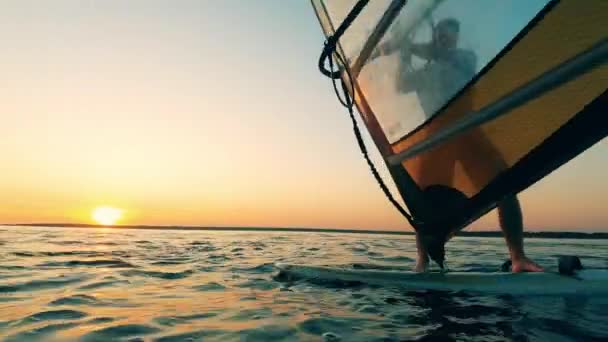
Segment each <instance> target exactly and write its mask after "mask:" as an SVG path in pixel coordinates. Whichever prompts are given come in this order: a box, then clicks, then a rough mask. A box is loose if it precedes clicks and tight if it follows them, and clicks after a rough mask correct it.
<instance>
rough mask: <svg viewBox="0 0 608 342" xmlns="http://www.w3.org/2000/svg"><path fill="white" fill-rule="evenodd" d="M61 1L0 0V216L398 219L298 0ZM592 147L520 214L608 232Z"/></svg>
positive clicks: (331, 223) (598, 156)
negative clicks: (105, 208) (327, 74)
mask: <svg viewBox="0 0 608 342" xmlns="http://www.w3.org/2000/svg"><path fill="white" fill-rule="evenodd" d="M78 3H79V2H78ZM76 4H77V2H76V1H58V2H53V4H51V3H48V4H47V3H44V4H41V3H39V2H32V1H22V2H21V1H20V2H11V3H9V4H2V5H0V41H2V42H3V53H2V54H1V55H0V74H2V78H1V79H0V86H1V88H2V92H0V118H1V119H2V125H1V126H0V165H2V173H1V175H2V176H1V177H0V203H2V206H0V222H2V223H17V222H58V221H59V222H87V223H91V218H90V216H91V211H92V210H93V208H95V207H97V206H100V205H109V206H114V207H118V208H122V209H124V210H125V216H124V218H123V220H122V221H121V222H120V223H124V224H158V225H180V224H183V225H213V226H289V227H327V228H365V229H409V227H408V225H407V223H405V221H404V220H403V219H402V218H401V217H400V216H399V214H398V213H397V212H396V211H395V210H394V209H393V208H392V207H391V206H390V203H388V201H386V199H385V198H384V195H383V194H382V192H381V191H380V190H379V188H378V186H377V185H376V183H375V181H374V179H373V177H372V176H371V175H370V174H369V171H368V169H367V166H366V164H365V162H364V161H363V159H362V158H361V156H360V152H359V151H358V147H357V146H356V141H355V139H354V137H353V135H352V131H351V126H350V122H349V121H348V118H347V114H346V113H345V112H344V110H343V109H342V108H341V107H340V106H339V104H338V102H337V100H336V99H335V97H334V95H333V91H332V90H331V87H330V85H329V84H328V83H327V80H326V79H325V78H324V77H322V76H321V75H320V74H319V73H318V71H317V69H316V59H317V57H318V53H319V52H320V49H321V46H322V41H323V37H322V34H321V31H320V28H319V25H318V22H317V19H316V18H315V16H314V13H313V11H312V9H311V8H310V4H309V3H308V2H302V3H298V4H296V3H291V4H290V6H280V4H281V2H280V1H274V2H273V1H268V2H263V3H258V2H256V3H255V5H253V4H254V3H253V2H252V3H251V4H249V5H245V6H243V3H242V2H235V1H224V2H214V4H213V6H211V5H210V4H207V3H206V2H196V1H192V2H189V1H184V2H180V3H179V4H174V3H171V5H169V2H161V1H150V2H146V6H145V7H144V6H140V5H137V4H141V3H137V2H128V3H127V2H121V1H92V2H88V3H87V5H86V6H80V5H78V6H77V5H76ZM79 4H81V3H79ZM237 4H238V5H239V6H236V5H237ZM134 7H137V8H134ZM368 142H369V139H368ZM607 145H608V143H606V141H603V142H602V143H600V144H598V145H597V146H596V147H594V148H592V149H591V150H589V151H588V152H586V153H584V154H583V155H582V156H580V157H579V158H577V159H576V160H575V161H573V162H571V163H570V164H568V165H566V166H565V167H563V168H562V169H560V170H558V171H557V172H555V173H554V174H552V175H550V176H549V177H548V178H547V179H545V180H543V181H542V182H540V183H539V184H537V185H535V186H534V187H532V188H531V189H530V190H528V191H526V192H525V193H523V194H522V201H523V205H524V212H525V217H526V223H527V226H528V227H529V228H530V229H535V230H539V229H547V230H557V229H578V228H581V227H582V228H583V229H587V230H608V211H607V210H605V209H606V206H605V205H604V203H605V202H606V200H607V196H608V195H606V194H607V193H608V180H606V179H605V177H604V176H603V174H604V172H603V171H604V170H605V169H606V166H608V158H606V157H605V156H606V151H607V147H608V146H607ZM373 153H374V157H375V159H376V161H378V164H379V165H381V163H380V161H379V158H378V154H377V152H376V151H375V150H373ZM383 172H384V176H385V179H388V175H387V174H386V172H385V171H383ZM496 227H497V222H496V218H495V215H494V214H490V215H489V216H488V217H486V218H483V219H482V220H480V221H479V222H477V223H475V224H474V225H473V228H474V229H490V228H496Z"/></svg>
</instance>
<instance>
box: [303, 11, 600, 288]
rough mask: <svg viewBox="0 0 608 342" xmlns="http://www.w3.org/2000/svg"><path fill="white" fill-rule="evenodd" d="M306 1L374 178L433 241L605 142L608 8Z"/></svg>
mask: <svg viewBox="0 0 608 342" xmlns="http://www.w3.org/2000/svg"><path fill="white" fill-rule="evenodd" d="M311 1H312V5H313V8H314V10H315V13H316V15H317V17H318V19H319V22H320V24H321V28H322V30H323V32H324V34H325V36H326V41H325V46H324V49H323V52H322V54H321V57H320V59H319V68H320V70H321V72H322V73H323V74H325V75H326V76H328V77H330V78H331V79H332V80H333V81H334V82H335V83H334V87H335V89H336V93H337V94H338V95H341V94H342V96H343V98H341V101H342V103H343V104H344V105H345V106H346V107H347V108H348V109H349V113H350V114H351V119H352V120H353V124H354V129H355V133H356V134H357V139H358V142H359V146H360V147H361V149H362V152H363V154H364V155H365V157H366V158H367V161H368V164H370V167H371V168H372V172H373V174H374V176H375V177H376V180H377V181H378V182H379V183H380V186H381V188H382V190H383V191H384V192H385V194H386V195H387V197H388V198H389V200H390V201H391V202H392V203H393V204H394V205H395V206H396V207H397V209H398V210H399V211H400V212H401V213H402V214H403V215H404V216H405V217H406V218H407V220H408V221H409V222H410V224H411V225H412V226H413V228H414V229H415V230H417V231H419V232H423V233H425V234H426V235H429V236H435V237H437V239H438V240H439V241H442V243H443V242H445V241H446V240H447V239H448V237H449V236H452V235H454V234H456V233H457V232H458V231H460V230H462V229H463V228H465V227H466V226H468V225H469V224H470V223H472V222H473V221H475V220H476V219H478V218H479V217H481V216H482V215H484V214H485V213H487V212H489V211H490V210H492V209H494V208H495V207H496V206H497V205H498V204H499V203H500V202H501V201H503V200H505V199H506V198H509V197H512V196H515V195H517V194H518V193H519V192H521V191H523V190H524V189H526V188H528V187H529V186H531V185H532V184H534V183H535V182H537V181H539V180H540V179H542V178H544V177H546V176H547V175H549V174H550V173H551V172H552V171H554V170H555V169H557V168H559V167H560V166H562V165H563V164H565V163H566V162H568V161H569V160H571V159H573V158H574V157H576V156H577V155H579V154H580V153H582V152H583V151H585V150H586V149H588V148H589V147H591V146H593V145H594V144H596V143H597V142H599V141H600V140H602V139H603V138H604V137H606V135H608V125H606V124H605V121H606V120H605V117H606V115H607V114H608V113H606V111H607V109H608V92H607V88H608V65H607V61H608V25H606V23H607V22H608V1H605V0H585V1H577V0H561V1H559V0H534V1H526V2H520V3H518V4H514V3H506V2H503V1H500V0H490V1H484V2H479V1H468V0H465V1H461V0H409V1H407V0H378V1H376V0H374V1H369V0H343V1H329V0H311ZM441 44H443V45H441ZM450 44H451V45H450ZM354 109H356V110H357V111H358V112H359V117H360V118H359V119H360V120H361V121H362V122H363V123H364V125H365V127H366V129H367V131H368V132H369V134H370V136H371V138H372V140H373V142H374V144H375V146H376V147H377V148H378V150H379V152H380V154H381V156H382V159H383V162H384V164H385V165H386V166H387V168H388V170H389V172H390V175H391V178H392V180H393V181H394V184H395V186H396V189H397V191H398V193H399V195H400V197H401V199H402V200H403V202H404V203H405V206H406V207H405V208H404V207H403V206H401V205H400V203H399V201H397V200H396V199H395V197H396V196H393V194H392V192H391V191H390V190H389V187H388V186H387V185H386V184H385V183H384V180H383V179H382V178H381V177H380V175H379V172H378V171H377V170H376V169H375V166H374V165H373V163H372V162H371V160H370V158H369V156H368V155H367V150H366V147H365V144H364V143H363V139H362V138H361V134H360V132H359V131H358V126H357V120H356V117H355V114H353V113H354ZM441 248H442V249H443V245H442V246H441ZM442 252H443V251H442ZM431 257H432V258H433V259H434V260H435V261H438V262H442V260H440V259H442V258H443V253H439V254H436V255H433V254H431ZM547 277H551V276H547ZM531 279H540V278H531Z"/></svg>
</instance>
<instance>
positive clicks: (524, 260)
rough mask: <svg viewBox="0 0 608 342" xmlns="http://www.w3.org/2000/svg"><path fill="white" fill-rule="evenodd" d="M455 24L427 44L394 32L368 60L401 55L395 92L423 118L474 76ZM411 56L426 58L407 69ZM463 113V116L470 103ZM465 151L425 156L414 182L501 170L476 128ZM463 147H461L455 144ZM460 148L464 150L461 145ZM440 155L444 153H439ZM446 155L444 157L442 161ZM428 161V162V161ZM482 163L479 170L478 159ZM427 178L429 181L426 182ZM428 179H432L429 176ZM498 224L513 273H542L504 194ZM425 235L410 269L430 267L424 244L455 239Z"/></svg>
mask: <svg viewBox="0 0 608 342" xmlns="http://www.w3.org/2000/svg"><path fill="white" fill-rule="evenodd" d="M459 32H460V23H459V21H458V20H457V19H454V18H446V19H443V20H441V21H439V22H438V23H437V24H436V25H435V26H434V27H433V37H432V40H431V42H428V43H421V44H417V43H412V42H410V41H409V38H408V37H407V35H405V34H402V35H399V33H397V34H396V38H395V39H392V40H390V41H388V42H386V43H384V44H381V45H380V46H378V48H377V50H376V51H375V53H374V54H372V56H371V58H372V59H374V58H377V57H380V56H384V55H389V54H391V53H394V52H398V53H399V55H400V75H399V77H397V84H396V86H397V88H398V90H399V91H400V92H402V93H410V92H416V95H417V97H418V100H419V103H420V106H421V107H422V109H423V111H424V113H425V115H426V116H427V120H428V119H430V118H431V117H432V116H433V115H434V114H436V113H437V112H438V111H439V110H440V109H441V108H442V107H443V106H444V105H445V104H446V103H447V102H448V101H449V100H450V99H451V98H452V97H454V96H455V95H456V94H457V93H458V92H459V91H460V90H461V89H462V88H463V87H465V85H466V84H467V83H468V82H469V81H470V80H471V79H472V78H473V77H474V76H475V74H476V68H477V66H476V64H477V57H476V55H475V53H474V52H473V51H471V50H466V49H462V48H459V47H458V38H459ZM412 55H415V56H417V57H419V58H421V59H424V60H426V61H427V62H426V64H425V66H424V67H422V68H421V69H419V70H413V68H411V57H412ZM465 107H467V108H462V110H464V111H466V112H468V111H470V110H471V108H473V106H472V105H470V106H468V105H467V106H465ZM466 139H467V140H466V144H465V145H466V146H464V148H465V149H466V151H465V153H462V150H461V151H459V152H460V153H449V151H448V153H447V154H446V153H443V154H442V156H441V157H438V156H437V155H435V156H433V154H432V153H426V156H422V157H421V158H420V164H421V170H423V171H422V172H421V175H420V180H419V183H420V184H423V185H426V186H429V185H432V184H433V182H434V181H436V179H437V178H443V179H447V178H451V177H453V173H454V168H455V165H456V162H458V163H459V164H460V165H462V167H463V168H464V169H465V171H466V172H467V173H468V174H471V175H472V177H470V178H471V179H478V180H483V179H487V178H488V175H495V174H496V173H497V172H500V171H501V170H502V169H504V168H505V167H506V166H505V162H504V160H502V157H501V155H500V153H499V152H498V151H496V150H495V149H494V148H493V146H492V144H491V142H490V141H489V140H488V139H487V138H486V137H485V135H484V134H483V132H481V131H480V130H479V129H475V130H473V131H471V132H470V133H469V134H468V136H467V138H466ZM459 146H462V145H459ZM460 148H463V147H460ZM444 152H445V151H444ZM446 155H447V156H448V157H447V158H446ZM429 157H430V158H429ZM480 159H482V160H484V162H485V165H483V167H480V165H479V160H480ZM425 175H427V176H426V177H427V178H434V179H433V180H430V179H429V180H428V181H426V180H425V179H424V178H425ZM430 175H432V176H430ZM498 216H499V220H500V226H501V229H502V231H503V233H504V236H505V240H506V242H507V246H508V248H509V253H510V256H511V269H512V271H513V272H539V271H543V269H542V268H541V267H540V266H539V265H538V264H536V263H535V262H533V261H532V260H530V259H529V258H528V257H527V256H526V255H525V253H524V247H523V218H522V213H521V208H520V204H519V201H518V199H517V197H516V196H514V195H513V196H509V197H506V198H504V199H503V200H502V201H501V202H500V203H498ZM454 233H455V232H452V234H451V235H448V236H445V237H443V236H441V237H437V236H424V235H425V232H421V231H417V232H416V246H417V249H418V254H417V262H416V267H415V270H416V271H418V272H422V271H425V270H426V269H427V268H428V264H429V257H428V255H429V253H428V251H429V243H428V241H429V240H432V239H437V238H439V239H442V240H443V241H442V244H441V248H443V244H445V242H447V240H449V239H450V238H451V236H453V235H454Z"/></svg>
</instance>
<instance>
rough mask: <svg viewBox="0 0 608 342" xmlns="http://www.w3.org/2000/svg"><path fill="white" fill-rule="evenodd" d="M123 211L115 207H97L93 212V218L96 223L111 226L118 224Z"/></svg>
mask: <svg viewBox="0 0 608 342" xmlns="http://www.w3.org/2000/svg"><path fill="white" fill-rule="evenodd" d="M122 213H123V210H122V209H118V208H113V207H97V208H95V209H94V210H93V213H92V214H91V216H92V217H93V220H95V222H97V223H99V224H101V225H104V226H111V225H114V224H116V222H117V221H118V220H120V218H121V217H122Z"/></svg>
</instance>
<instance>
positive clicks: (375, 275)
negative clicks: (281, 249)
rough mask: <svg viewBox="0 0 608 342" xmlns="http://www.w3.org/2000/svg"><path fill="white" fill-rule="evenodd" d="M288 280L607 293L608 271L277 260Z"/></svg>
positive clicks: (501, 291)
mask: <svg viewBox="0 0 608 342" xmlns="http://www.w3.org/2000/svg"><path fill="white" fill-rule="evenodd" d="M275 267H276V268H277V269H278V270H279V272H280V273H282V274H283V276H286V277H287V278H288V279H294V280H295V279H309V280H317V281H328V282H360V283H364V284H369V285H380V286H397V287H401V288H406V289H411V290H443V291H470V292H484V293H496V294H514V295H566V294H584V295H591V294H605V295H606V294H608V270H581V271H579V272H578V273H577V274H576V277H570V276H565V275H560V274H558V273H549V272H543V273H510V272H447V273H415V272H411V271H400V270H373V269H352V268H342V267H327V266H308V265H296V264H284V263H277V264H275Z"/></svg>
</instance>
